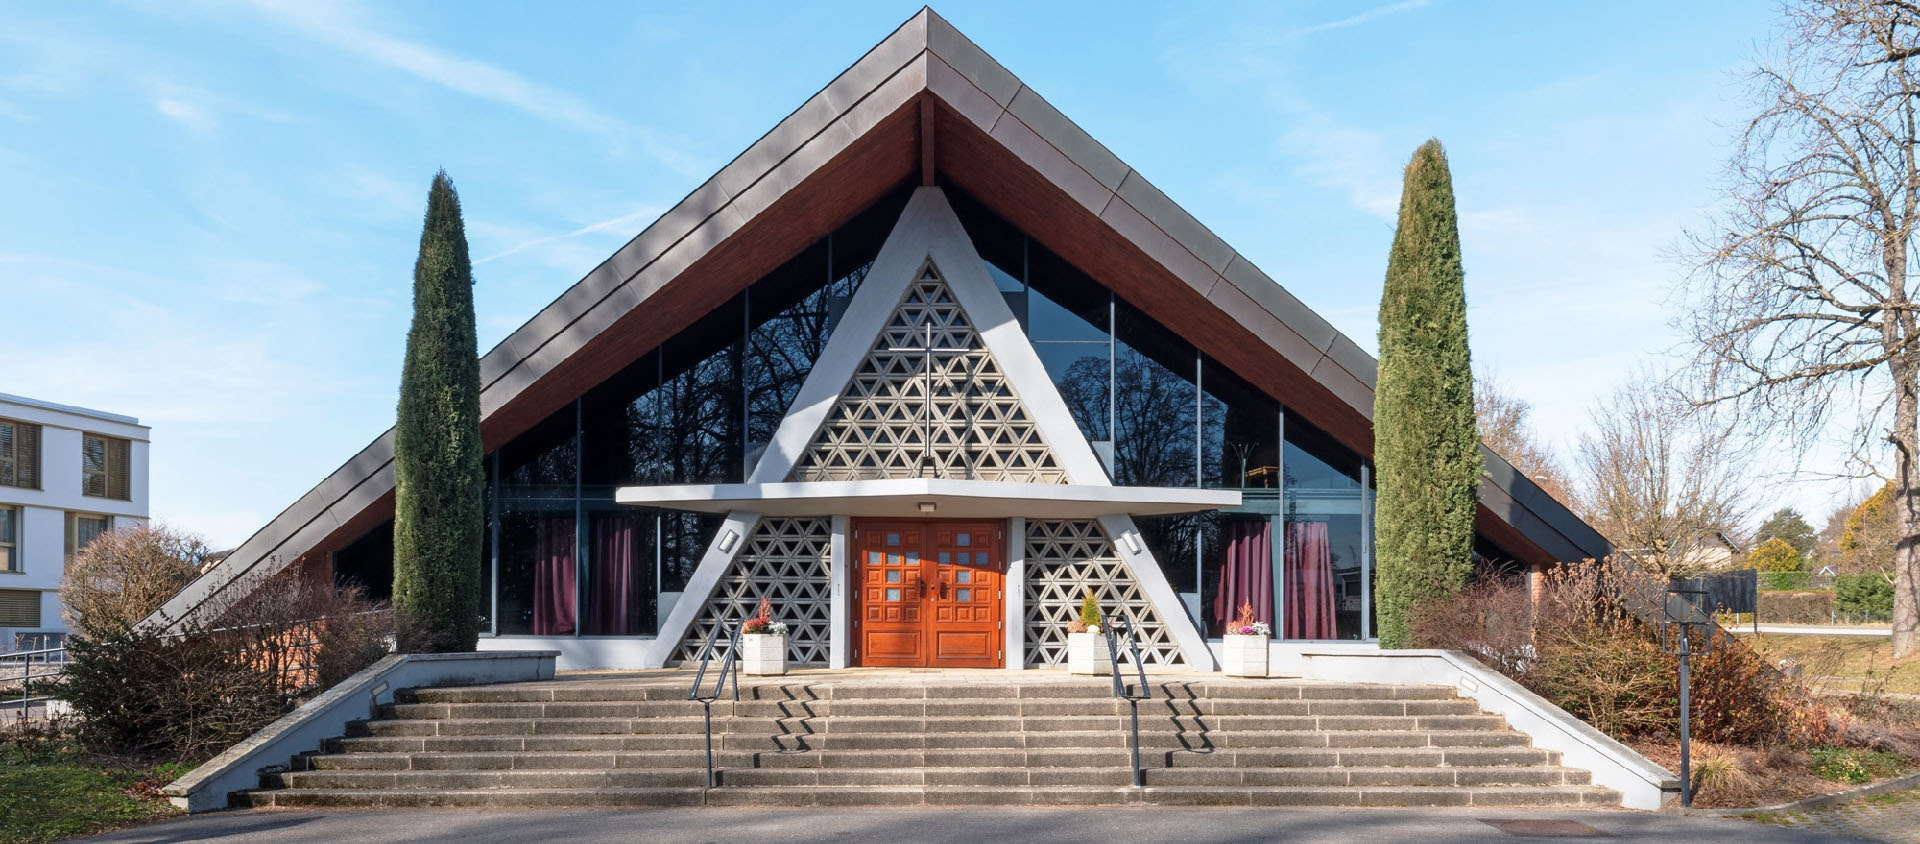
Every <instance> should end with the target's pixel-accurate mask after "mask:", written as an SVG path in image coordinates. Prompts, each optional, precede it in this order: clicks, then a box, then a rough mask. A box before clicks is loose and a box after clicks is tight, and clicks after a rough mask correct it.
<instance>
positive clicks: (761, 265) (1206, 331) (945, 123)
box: [147, 8, 1611, 625]
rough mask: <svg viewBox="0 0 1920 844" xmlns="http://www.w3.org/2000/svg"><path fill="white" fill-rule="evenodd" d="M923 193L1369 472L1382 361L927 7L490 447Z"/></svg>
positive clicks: (1511, 533)
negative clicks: (971, 211) (1265, 396)
mask: <svg viewBox="0 0 1920 844" xmlns="http://www.w3.org/2000/svg"><path fill="white" fill-rule="evenodd" d="M916 180H917V182H918V183H919V184H924V185H934V184H938V185H942V186H947V187H952V188H957V189H959V190H961V191H964V192H966V193H967V194H969V195H971V196H973V197H974V198H976V199H977V200H979V201H980V202H982V203H983V204H984V205H986V206H987V207H988V208H989V210H992V211H993V212H994V213H996V214H998V215H1000V216H1001V217H1003V218H1005V219H1007V220H1008V221H1009V222H1011V223H1012V224H1014V225H1015V226H1018V227H1020V228H1022V229H1023V230H1025V231H1027V232H1028V233H1029V234H1030V235H1031V236H1033V237H1034V238H1035V239H1036V240H1039V241H1041V242H1043V243H1045V244H1046V245H1047V246H1048V248H1050V249H1052V250H1053V251H1054V252H1056V253H1057V254H1059V255H1060V256H1061V257H1063V258H1065V259H1067V260H1068V261H1070V262H1072V263H1074V264H1075V265H1076V266H1078V267H1079V268H1080V269H1081V270H1082V271H1084V272H1086V273H1087V274H1088V275H1090V276H1092V277H1093V278H1095V279H1098V280H1100V282H1101V283H1103V284H1105V285H1107V286H1108V287H1110V288H1112V289H1113V290H1114V291H1115V292H1116V293H1117V294H1119V295H1120V296H1122V297H1123V298H1125V299H1127V300H1128V301H1129V302H1131V303H1133V304H1134V305H1136V306H1137V307H1140V308H1141V309H1143V310H1145V311H1147V312H1148V313H1151V314H1153V315H1154V316H1155V317H1156V318H1157V319H1160V320H1162V321H1163V323H1164V324H1165V325H1166V326H1167V327H1168V328H1169V329H1171V330H1173V331H1175V332H1176V333H1179V334H1181V335H1182V336H1184V337H1186V338H1188V339H1189V340H1190V341H1191V342H1193V343H1194V344H1195V345H1196V346H1197V347H1199V349H1200V351H1202V352H1205V353H1206V354H1207V355H1208V356H1210V357H1212V358H1214V359H1215V360H1218V361H1220V362H1221V363H1223V364H1225V365H1227V366H1228V367H1230V368H1231V369H1233V370H1234V371H1235V372H1236V373H1238V374H1239V375H1240V376H1241V377H1243V378H1245V379H1247V380H1248V381H1250V382H1252V383H1253V384H1254V385H1255V386H1258V387H1260V388H1262V389H1264V390H1266V391H1267V392H1269V393H1270V394H1271V395H1274V396H1276V397H1280V398H1281V400H1282V402H1283V403H1284V404H1286V405H1287V406H1288V407H1289V408H1290V409H1292V410H1293V411H1295V412H1297V413H1299V414H1300V415H1301V416H1302V417H1304V418H1305V419H1307V420H1308V421H1310V422H1312V423H1313V424H1314V425H1315V426H1317V427H1319V428H1321V429H1323V430H1325V431H1326V432H1327V433H1328V434H1330V435H1331V436H1333V437H1334V438H1335V439H1337V440H1339V441H1341V442H1342V443H1344V444H1345V445H1346V446H1348V447H1349V448H1352V449H1353V450H1355V451H1356V452H1358V453H1360V454H1362V455H1370V454H1371V453H1372V431H1371V423H1370V417H1371V413H1372V403H1373V383H1374V370H1375V361H1374V360H1373V358H1372V357H1371V356H1369V355H1367V354H1366V352H1365V351H1363V350H1362V349H1361V348H1360V347H1359V346H1358V345H1357V344H1355V343H1354V342H1353V341H1352V340H1350V339H1348V338H1347V337H1345V336H1343V335H1341V334H1340V333H1339V332H1338V331H1336V330H1334V328H1333V327H1332V325H1331V324H1329V323H1328V322H1327V321H1326V320H1324V319H1322V318H1321V317H1319V316H1318V315H1317V314H1315V313H1314V312H1313V311H1311V310H1310V309H1308V308H1307V307H1306V306H1305V305H1303V304H1301V303H1300V301H1299V300H1298V299H1296V298H1294V297H1293V296H1292V295H1291V294H1289V293H1288V292H1287V291H1286V290H1285V289H1284V288H1283V287H1281V286H1280V285H1279V284H1278V283H1276V282H1275V281H1273V280H1272V279H1271V278H1269V277H1268V276H1267V275H1266V274H1265V273H1263V272H1261V270H1260V269H1259V268H1257V267H1255V266H1254V265H1253V264H1252V263H1251V262H1249V261H1248V260H1247V259H1246V258H1245V257H1244V256H1242V255H1240V254H1239V253H1238V252H1236V251H1235V250H1234V249H1233V248H1232V247H1231V246H1229V245H1228V244H1227V243H1226V242H1225V241H1222V240H1221V239H1220V238H1219V237H1217V236H1215V235H1214V234H1213V233H1212V232H1211V231H1209V230H1208V229H1207V228H1206V227H1205V226H1204V225H1202V224H1201V223H1200V222H1199V221H1197V220H1195V219H1194V218H1193V217H1192V216H1191V215H1189V214H1187V213H1186V212H1185V211H1184V210H1182V209H1181V208H1180V206H1178V205H1177V204H1175V203H1174V202H1173V201H1172V200H1171V199H1169V198H1168V197H1167V196H1166V195H1165V194H1164V193H1162V192H1161V191H1160V190H1159V189H1158V188H1155V187H1154V186H1153V185H1152V184H1151V183H1150V182H1148V181H1147V180H1146V179H1145V178H1144V177H1143V176H1141V175H1140V174H1139V173H1138V172H1136V171H1135V170H1133V169H1132V168H1131V167H1129V166H1128V165H1127V164H1126V163H1125V162H1123V161H1121V160H1120V159H1119V157H1118V156H1115V155H1114V154H1113V153H1112V152H1111V151H1109V150H1108V149H1107V148H1106V147H1104V146H1102V145H1101V144H1100V143H1099V142H1098V141H1096V140H1094V139H1093V137H1092V136H1090V135H1088V134H1087V133H1086V132H1085V131H1084V130H1082V129H1081V128H1080V127H1079V126H1077V125H1075V124H1074V123H1073V121H1071V120H1069V119H1068V118H1067V117H1066V116H1065V115H1063V114H1061V113H1060V112H1059V111H1058V110H1056V109H1055V108H1054V107H1053V106H1052V105H1051V104H1049V103H1048V102H1047V101H1046V100H1045V99H1044V98H1042V97H1041V96H1040V95H1039V94H1038V93H1036V92H1034V91H1033V90H1032V89H1030V88H1028V87H1027V86H1026V85H1025V84H1024V83H1022V82H1021V81H1020V79H1019V78H1018V77H1016V76H1014V75H1013V74H1012V73H1011V72H1010V71H1008V70H1007V69H1006V68H1004V67H1002V66H1001V65H1000V64H999V63H998V62H996V61H995V60H994V59H993V58H992V57H991V56H989V55H987V53H986V52H985V51H983V50H981V49H980V48H979V47H977V46H975V45H974V44H973V42H971V41H969V40H968V39H967V38H966V37H965V36H964V35H962V34H961V33H960V32H959V31H958V30H957V29H955V28H954V27H953V26H952V25H951V24H949V23H948V22H947V21H946V20H945V19H944V18H941V17H940V16H939V15H938V14H936V13H934V12H933V10H931V9H925V8H923V9H921V10H920V11H919V12H918V13H916V14H915V15H914V16H913V17H911V18H909V19H908V20H907V21H906V22H905V23H903V24H902V25H901V26H900V27H899V28H898V29H896V30H895V31H894V32H893V33H892V34H891V35H889V36H887V38H886V39H885V40H883V41H881V42H880V43H879V44H878V45H876V46H875V47H873V49H871V50H869V51H868V52H867V53H866V54H865V55H864V56H862V57H861V58H860V60H859V61H857V62H855V63H854V64H853V66H852V67H850V68H848V69H847V70H846V71H844V72H843V73H841V74H840V75H839V76H838V77H836V78H835V79H834V80H833V81H832V82H830V83H829V84H828V85H827V86H826V87H825V88H824V89H822V90H821V91H820V92H819V93H817V94H815V95H814V96H813V97H811V98H809V99H808V100H807V101H806V102H805V103H803V104H802V105H801V106H800V107H799V108H798V109H796V110H795V111H794V112H793V113H792V114H790V115H788V116H787V117H786V119H784V120H782V121H781V122H780V123H779V124H778V125H777V126H775V127H774V128H773V130H772V131H770V132H768V133H767V134H766V135H764V136H762V137H761V138H760V139H759V140H758V141H756V142H755V143H754V144H752V145H751V146H750V147H748V148H747V150H746V151H745V152H743V153H741V154H740V155H739V156H738V157H736V158H735V159H734V160H733V161H732V162H731V163H729V164H728V165H727V166H725V167H724V168H722V169H721V170H720V172H718V173H717V174H715V175H714V176H713V177H712V178H710V179H708V180H707V181H706V182H705V183H704V184H702V185H701V186H700V187H698V188H696V189H695V190H694V191H693V192H692V193H691V194H689V195H688V196H687V197H686V198H685V199H683V200H681V201H680V203H679V204H677V205H675V206H674V207H673V208H672V209H671V210H669V211H667V212H666V213H665V214H664V215H662V216H661V217H660V218H659V219H658V220H656V221H655V222H654V223H653V224H652V225H649V226H648V227H647V228H646V229H645V230H644V231H642V232H641V233H640V234H639V235H637V236H636V237H634V238H633V240H631V241H630V242H628V243H627V244H626V245H625V246H623V247H621V248H620V250H619V251H617V252H615V253H614V254H613V255H612V256H611V257H609V258H608V259H607V260H606V261H604V262H602V263H601V264H600V265H599V266H597V267H595V268H594V269H593V271H591V272H589V273H588V274H587V276H586V277H585V278H583V279H581V280H580V281H578V282H576V283H575V284H573V285H572V286H571V287H569V288H568V289H567V290H566V291H565V292H563V293H562V294H561V295H560V296H559V298H557V299H555V300H554V302H553V303H552V304H549V305H548V306H547V307H546V308H544V309H542V310H541V311H540V312H539V313H538V314H536V315H535V316H534V317H533V318H532V319H530V320H528V322H527V323H526V324H525V325H522V326H521V327H520V328H519V329H518V330H516V331H514V332H513V333H512V334H510V335H509V336H508V337H507V338H506V339H504V340H502V341H501V342H500V343H499V344H498V345H497V346H495V347H494V348H493V349H492V350H491V351H489V352H488V353H487V354H486V355H485V356H484V357H482V359H481V362H480V372H481V384H482V392H481V413H482V423H481V427H482V436H483V439H484V440H485V443H486V447H487V448H489V449H493V448H497V447H499V445H500V444H501V443H504V442H506V441H507V440H509V439H511V438H512V437H513V436H515V435H516V434H518V433H520V432H521V431H524V430H526V429H527V428H529V427H531V426H532V425H534V424H535V423H537V422H538V421H540V420H541V419H543V418H545V417H546V416H547V415H548V414H550V413H552V412H553V411H554V410H556V409H558V408H560V407H561V406H564V405H565V404H566V403H567V402H569V401H571V400H573V398H575V397H577V396H578V395H580V394H581V393H583V392H584V391H585V390H586V389H587V388H588V387H590V386H592V385H594V384H596V383H599V382H600V381H601V380H604V379H605V378H607V377H608V376H610V375H612V374H613V373H614V372H616V371H618V369H619V368H620V367H622V366H624V365H625V364H626V363H628V362H630V361H632V360H634V359H637V358H638V357H639V356H640V355H642V354H644V353H645V352H647V351H648V350H650V349H652V348H654V347H655V346H657V345H659V343H660V342H661V341H662V340H664V339H665V338H666V337H668V336H670V335H671V334H673V333H674V332H676V331H677V330H679V328H680V327H681V326H684V325H686V324H687V323H689V322H691V321H692V320H694V319H696V318H698V317H699V316H701V315H702V314H705V313H706V312H708V311H710V310H711V309H713V308H714V307H716V306H718V305H720V304H721V303H723V302H725V301H726V300H727V299H728V298H729V297H731V296H733V295H734V294H735V293H737V292H738V291H739V290H741V289H743V288H744V287H746V286H747V285H749V284H751V283H752V282H753V281H754V280H756V279H758V278H759V277H761V276H762V275H764V274H766V273H767V272H768V271H770V270H772V269H773V268H774V267H777V266H778V265H779V264H780V263H781V262H782V261H784V260H786V259H787V258H788V257H791V256H792V255H793V254H796V253H797V252H798V251H799V250H800V249H801V248H803V247H805V246H806V245H807V244H809V243H811V242H812V241H814V240H816V239H818V238H819V237H820V236H822V235H823V234H825V233H826V232H828V231H831V230H832V229H833V228H834V227H836V226H838V225H840V224H841V223H843V222H845V221H846V220H848V219H850V218H852V217H853V215H855V214H856V213H858V212H859V211H860V210H861V209H863V208H865V207H867V206H868V205H870V204H871V203H873V202H874V201H876V200H877V199H879V198H881V197H882V196H885V195H886V194H887V193H888V192H890V191H893V190H895V189H898V188H900V187H902V186H904V185H907V184H910V183H914V182H916ZM643 305H644V307H642V306H643ZM1482 451H1483V455H1484V456H1485V457H1486V462H1487V469H1488V477H1487V478H1486V480H1485V481H1483V483H1482V484H1481V501H1482V504H1481V510H1480V513H1479V516H1478V517H1477V518H1476V523H1475V525H1476V528H1477V529H1478V530H1479V531H1480V532H1481V533H1482V534H1483V535H1485V536H1487V537H1488V538H1490V539H1492V540H1493V541H1495V542H1496V543H1499V544H1500V545H1502V546H1503V547H1505V548H1506V549H1507V550H1508V551H1510V552H1512V553H1514V554H1517V555H1519V556H1521V557H1522V558H1523V559H1525V560H1527V561H1529V562H1548V561H1553V560H1577V559H1581V558H1585V557H1599V556H1604V555H1606V554H1608V553H1610V551H1611V548H1610V547H1609V546H1608V545H1607V543H1606V541H1605V540H1604V539H1602V538H1601V537H1600V535H1599V534H1598V533H1596V532H1595V531H1593V529H1592V528H1590V527H1588V526H1587V525H1586V524H1584V523H1582V522H1581V521H1580V520H1579V519H1578V518H1576V517H1574V516H1573V515H1572V514H1571V513H1570V512H1568V511H1567V509H1566V508H1565V507H1564V506H1561V505H1560V504H1559V503H1558V502H1556V501H1554V500H1553V499H1552V498H1551V497H1549V496H1547V495H1546V494H1545V493H1544V492H1542V491H1541V490H1540V488H1539V487H1538V486H1537V485H1535V484H1533V483H1532V482H1531V481H1529V480H1527V479H1526V478H1525V477H1523V476H1521V475H1520V474H1519V473H1518V472H1516V471H1514V470H1513V468H1512V467H1511V466H1510V465H1508V464H1507V463H1506V461H1504V460H1501V459H1500V458H1499V457H1497V456H1495V455H1493V454H1492V453H1491V452H1489V451H1486V450H1485V449H1483V450H1482ZM392 458H393V435H392V432H391V431H388V432H387V433H386V434H383V435H382V436H380V437H379V438H377V439H375V440H374V441H373V442H372V443H371V444H369V445H368V446H367V447H366V448H364V449H362V450H361V451H360V452H359V453H358V454H356V455H354V456H353V457H352V458H350V459H349V460H348V461H347V462H346V463H345V464H343V465H342V466H341V467H340V468H339V469H337V470H335V471H334V472H333V473H332V474H331V475H329V476H328V477H327V478H326V479H325V480H323V481H321V482H320V484H319V485H317V486H315V487H314V488H313V489H312V490H310V491H309V492H307V493H306V494H305V495H303V496H301V497H300V499H299V500H297V501H295V502H294V503H293V504H292V505H291V506H289V507H288V508H287V509H286V510H284V511H282V512H281V513H280V514H279V515H278V516H276V517H275V518H274V519H273V521H272V522H270V523H268V524H267V525H266V526H265V527H263V528H261V529H260V530H259V531H258V532H256V533H255V534H254V535H253V536H252V537H250V538H249V539H247V541H246V542H244V543H242V544H241V545H240V547H238V548H236V549H235V550H234V551H233V553H232V554H231V555H230V556H228V557H227V558H226V559H225V560H224V561H223V562H222V563H221V564H220V565H218V566H216V567H214V568H213V569H212V570H210V571H208V572H207V573H206V574H204V575H202V576H201V577H200V578H199V579H197V580H195V581H194V582H193V583H191V584H189V585H188V587H187V588H186V589H184V590H183V591H182V592H181V593H180V594H179V595H178V596H176V597H175V598H174V599H173V600H171V601H169V602H168V604H167V605H166V606H165V607H163V608H162V609H161V610H160V611H159V612H157V613H156V614H155V616H154V617H153V618H150V619H149V620H148V622H147V623H148V624H162V625H164V624H168V623H170V620H178V619H181V618H184V617H187V616H188V615H189V614H190V613H192V612H193V611H194V610H195V608H197V607H201V606H204V605H207V604H208V602H210V601H214V600H215V599H216V598H218V597H220V596H221V595H222V593H227V592H228V591H229V590H233V589H235V588H236V585H238V589H239V590H241V591H244V590H246V589H249V588H252V587H251V586H248V585H246V584H252V583H257V582H258V581H259V579H260V578H261V577H264V576H266V575H269V574H272V573H274V572H276V571H279V570H281V569H283V568H285V567H287V566H290V565H293V564H295V563H296V562H301V561H306V560H312V559H319V558H321V557H322V556H323V555H325V554H327V553H330V552H331V551H334V550H337V549H338V548H340V547H341V546H343V545H345V544H346V543H347V542H350V541H351V540H352V539H354V538H356V537H358V536H359V535H361V534H363V533H365V532H366V531H367V530H370V529H372V528H373V527H376V526H378V525H379V524H380V523H381V522H383V521H385V520H386V519H388V518H390V517H391V515H392V499H393V483H394V481H393V466H392Z"/></svg>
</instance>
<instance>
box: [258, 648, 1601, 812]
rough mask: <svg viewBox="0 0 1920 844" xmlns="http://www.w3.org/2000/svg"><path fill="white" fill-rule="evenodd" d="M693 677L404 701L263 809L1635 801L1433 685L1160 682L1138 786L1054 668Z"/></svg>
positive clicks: (1111, 707)
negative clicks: (696, 697)
mask: <svg viewBox="0 0 1920 844" xmlns="http://www.w3.org/2000/svg"><path fill="white" fill-rule="evenodd" d="M689 683H690V677H689V675H688V674H686V673H680V672H662V673H658V674H654V675H652V676H636V675H614V676H610V677H603V678H591V679H586V680H573V679H569V678H562V679H560V680H555V681H551V682H542V683H523V684H511V685H500V686H478V687H470V688H446V689H418V690H413V691H411V692H403V693H402V695H401V696H400V698H399V699H400V700H401V701H402V702H401V703H398V704H395V705H391V706H385V707H382V709H381V711H380V713H379V717H378V718H376V719H375V720H371V721H366V722H359V723H357V724H355V725H354V726H353V728H352V729H351V730H350V735H348V736H347V737H344V738H339V739H334V740H332V741H330V742H328V746H327V747H326V748H325V749H324V750H323V752H321V753H319V754H316V755H311V756H308V757H305V758H304V759H303V760H301V764H298V765H296V768H298V770H294V771H289V772H286V773H280V774H271V775H267V776H265V777H263V781H262V786H263V787H262V788H261V789H260V790H257V791H250V792H245V793H244V794H241V795H238V796H237V802H240V803H242V804H243V805H252V806H280V807H296V806H297V807H314V806H367V807H411V806H549V807H553V806H684V805H714V806H746V805H752V806H853V805H866V806H878V805H886V806H902V805H908V806H918V805H1118V804H1167V805H1238V806H1244V805H1256V806H1342V805H1344V806H1618V805H1619V795H1618V794H1616V793H1615V792H1613V791H1610V790H1608V789H1604V788H1600V787H1597V786H1594V785H1591V784H1590V780H1589V777H1588V774H1587V772H1585V771H1580V770H1573V769H1569V768H1564V767H1561V766H1560V765H1559V762H1560V760H1559V755H1558V754H1557V753H1552V752H1549V751H1544V750H1539V749H1536V748H1534V747H1531V746H1530V745H1529V744H1528V740H1527V737H1526V736H1525V735H1522V734H1520V733H1518V732H1514V731H1512V730H1510V729H1509V728H1508V727H1507V725H1506V723H1505V721H1504V720H1503V719H1501V718H1500V717H1498V716H1494V715H1484V714H1481V713H1479V711H1478V710H1477V709H1476V707H1475V706H1474V704H1473V703H1472V702H1471V701H1467V700H1460V699H1456V698H1454V697H1453V693H1452V690H1451V689H1448V688H1445V687H1438V686H1392V685H1361V684H1329V683H1319V682H1310V681H1295V680H1230V679H1223V678H1220V677H1219V676H1218V675H1198V674H1195V675H1187V676H1186V677H1183V678H1181V679H1163V678H1154V679H1153V684H1154V693H1155V696H1154V699H1152V700H1149V701H1146V702H1143V703H1142V704H1141V706H1140V713H1141V719H1140V741H1141V763H1142V765H1143V766H1145V779H1146V787H1145V788H1141V789H1135V788H1132V787H1131V786H1130V783H1131V778H1132V775H1131V769H1130V767H1129V765H1128V754H1127V735H1128V732H1127V717H1126V712H1127V708H1126V704H1125V703H1124V702H1122V701H1117V700H1114V699H1113V698H1112V697H1111V686H1110V685H1109V684H1108V683H1107V682H1105V681H1103V680H1101V679H1096V678H1071V677H1068V676H1067V675H1064V674H1058V673H1053V672H1021V673H1019V674H1012V673H1007V672H975V673H969V674H959V673H930V672H918V673H910V672H875V673H872V674H863V673H861V672H834V673H826V672H820V673H817V674H812V675H811V676H805V675H803V676H788V677H784V678H778V677H776V678H749V682H748V683H745V684H743V685H742V687H741V701H740V702H739V703H733V702H731V701H728V700H725V699H722V701H720V702H717V703H715V704H714V749H715V765H716V766H717V768H718V769H719V775H718V776H719V786H718V787H716V788H714V789H711V790H708V789H706V788H705V787H704V785H705V777H706V773H705V767H704V760H705V756H704V751H703V747H704V738H703V732H702V722H701V714H700V705H699V704H698V703H695V702H692V701H689V700H687V699H686V694H687V686H688V684H689Z"/></svg>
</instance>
